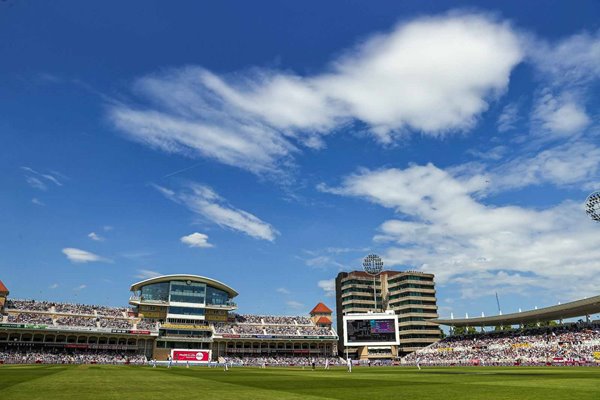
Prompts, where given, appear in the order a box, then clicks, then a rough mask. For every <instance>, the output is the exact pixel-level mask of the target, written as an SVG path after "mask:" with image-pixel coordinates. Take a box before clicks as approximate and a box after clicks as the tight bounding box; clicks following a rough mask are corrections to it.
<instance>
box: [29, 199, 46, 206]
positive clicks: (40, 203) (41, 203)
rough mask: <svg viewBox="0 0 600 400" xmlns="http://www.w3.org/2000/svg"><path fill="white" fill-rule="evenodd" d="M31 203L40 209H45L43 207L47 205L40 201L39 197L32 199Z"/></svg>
mask: <svg viewBox="0 0 600 400" xmlns="http://www.w3.org/2000/svg"><path fill="white" fill-rule="evenodd" d="M31 202H32V203H33V204H35V205H36V206H40V207H43V206H45V205H46V204H45V203H44V202H43V201H41V200H40V199H38V198H37V197H34V198H33V199H31Z"/></svg>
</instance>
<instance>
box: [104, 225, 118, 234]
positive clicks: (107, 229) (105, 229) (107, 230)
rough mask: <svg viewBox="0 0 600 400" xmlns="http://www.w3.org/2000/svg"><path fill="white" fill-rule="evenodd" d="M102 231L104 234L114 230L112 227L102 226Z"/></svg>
mask: <svg viewBox="0 0 600 400" xmlns="http://www.w3.org/2000/svg"><path fill="white" fill-rule="evenodd" d="M102 229H104V232H109V231H112V230H113V229H115V228H113V227H112V226H110V225H104V226H103V227H102Z"/></svg>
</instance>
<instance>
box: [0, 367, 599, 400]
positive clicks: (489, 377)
mask: <svg viewBox="0 0 600 400" xmlns="http://www.w3.org/2000/svg"><path fill="white" fill-rule="evenodd" d="M0 399H1V400H12V399H27V400H33V399H44V400H49V399H50V400H53V399H125V400H129V399H131V400H136V399H142V400H152V399H161V400H177V399H209V400H212V399H215V400H217V399H252V400H253V399H304V400H307V399H340V400H349V399H367V400H377V399H386V400H391V399H407V400H409V399H410V400H412V399H441V400H453V399H461V400H470V399H486V400H489V399H511V400H512V399H517V400H523V399H544V400H548V399H578V400H582V399H595V400H600V368H570V367H566V368H527V367H515V368H510V367H509V368H492V367H471V368H452V367H451V368H423V370H422V371H417V370H416V369H414V368H400V367H385V368H375V367H374V368H368V367H362V368H354V371H353V372H352V373H351V374H349V373H347V372H346V371H345V369H343V368H336V369H332V370H329V371H324V370H322V369H320V370H316V371H311V370H310V369H305V370H303V369H302V368H267V369H259V368H249V367H244V368H232V369H231V370H229V371H228V372H224V371H223V370H222V369H208V368H190V369H186V368H182V367H177V368H172V369H167V368H165V367H161V368H156V369H152V368H150V367H135V366H95V365H81V366H77V365H68V366H62V365H48V366H46V365H13V366H11V365H0Z"/></svg>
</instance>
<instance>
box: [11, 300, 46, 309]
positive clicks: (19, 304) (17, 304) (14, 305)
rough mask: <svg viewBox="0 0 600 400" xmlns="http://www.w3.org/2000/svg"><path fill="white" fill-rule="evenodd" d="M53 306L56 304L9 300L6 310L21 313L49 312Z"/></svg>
mask: <svg viewBox="0 0 600 400" xmlns="http://www.w3.org/2000/svg"><path fill="white" fill-rule="evenodd" d="M53 306H54V303H50V302H48V301H35V300H19V299H9V300H8V301H7V302H6V305H5V308H6V309H7V310H8V309H12V310H21V311H26V310H28V311H49V310H50V309H51V308H52V307H53Z"/></svg>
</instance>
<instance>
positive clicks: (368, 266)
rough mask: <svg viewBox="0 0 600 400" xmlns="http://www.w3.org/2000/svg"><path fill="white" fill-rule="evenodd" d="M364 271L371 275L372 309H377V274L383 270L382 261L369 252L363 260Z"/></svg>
mask: <svg viewBox="0 0 600 400" xmlns="http://www.w3.org/2000/svg"><path fill="white" fill-rule="evenodd" d="M363 269H364V271H365V272H366V273H367V274H369V275H371V276H373V301H374V302H375V307H374V311H375V312H376V311H377V281H376V278H377V275H379V274H380V273H381V271H382V270H383V261H382V260H381V257H379V256H378V255H376V254H369V255H368V256H366V257H365V258H364V260H363Z"/></svg>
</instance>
